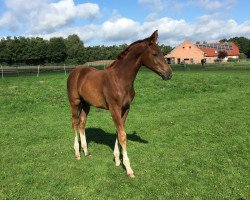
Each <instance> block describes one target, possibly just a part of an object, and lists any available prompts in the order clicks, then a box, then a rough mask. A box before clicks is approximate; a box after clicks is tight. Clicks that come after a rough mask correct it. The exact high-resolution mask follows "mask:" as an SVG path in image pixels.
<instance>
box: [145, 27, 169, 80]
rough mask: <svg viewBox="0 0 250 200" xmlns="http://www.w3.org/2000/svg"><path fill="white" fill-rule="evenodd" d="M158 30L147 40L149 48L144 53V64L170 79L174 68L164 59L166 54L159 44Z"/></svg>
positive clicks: (164, 78)
mask: <svg viewBox="0 0 250 200" xmlns="http://www.w3.org/2000/svg"><path fill="white" fill-rule="evenodd" d="M157 39H158V31H155V32H154V33H153V34H152V35H151V36H150V37H149V38H147V39H146V40H145V42H147V49H146V50H145V52H144V53H143V54H142V64H143V65H144V66H146V67H147V68H149V69H151V70H153V71H154V72H156V73H157V74H159V75H160V76H161V77H162V79H163V80H169V79H171V77H172V73H173V71H172V69H171V67H170V66H169V64H168V63H167V62H166V60H165V59H164V56H163V54H162V52H161V50H160V48H159V46H158V44H157Z"/></svg>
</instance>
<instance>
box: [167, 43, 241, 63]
mask: <svg viewBox="0 0 250 200" xmlns="http://www.w3.org/2000/svg"><path fill="white" fill-rule="evenodd" d="M220 51H226V52H227V57H226V58H225V59H224V60H223V61H227V60H228V58H233V59H238V58H239V54H240V52H239V48H238V46H237V45H236V44H235V43H233V42H216V43H206V42H203V43H199V42H197V43H196V44H193V43H192V42H190V41H188V40H185V41H184V42H183V43H181V44H180V45H178V46H177V47H176V48H174V49H173V50H172V51H171V52H170V53H169V54H167V55H166V56H165V58H166V60H167V62H168V63H171V64H181V63H186V64H197V63H201V60H202V59H206V62H207V63H213V62H215V61H216V60H217V57H218V53H219V52H220Z"/></svg>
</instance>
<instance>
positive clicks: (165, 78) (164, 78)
mask: <svg viewBox="0 0 250 200" xmlns="http://www.w3.org/2000/svg"><path fill="white" fill-rule="evenodd" d="M160 76H161V77H162V79H163V80H170V79H171V78H172V74H168V72H162V73H160Z"/></svg>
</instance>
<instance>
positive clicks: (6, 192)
mask: <svg viewBox="0 0 250 200" xmlns="http://www.w3.org/2000/svg"><path fill="white" fill-rule="evenodd" d="M66 78H67V77H66V76H64V75H63V73H46V74H41V75H40V77H36V76H34V75H33V76H31V75H29V76H22V75H21V76H19V77H7V78H5V79H3V80H0V106H1V107H0V110H1V115H0V120H1V134H0V137H1V139H0V147H1V151H0V160H1V165H0V166H1V167H0V199H239V198H243V199H250V192H249V191H250V186H249V185H250V181H249V180H250V179H249V175H250V169H249V160H250V141H249V139H250V137H249V133H250V125H249V121H250V107H249V105H250V71H249V70H212V69H210V70H195V71H192V70H190V71H189V70H186V71H182V70H176V71H175V74H174V76H173V79H172V80H171V81H162V80H161V78H160V77H159V76H157V75H155V74H154V73H151V72H149V71H148V70H141V71H140V72H139V74H138V76H137V79H136V82H135V87H136V97H135V100H134V102H133V103H132V106H131V111H130V114H129V116H128V119H127V123H126V130H127V134H128V155H129V157H130V160H131V166H132V167H133V169H134V171H135V175H136V178H135V179H129V178H127V177H126V172H125V170H124V168H122V167H115V164H114V161H113V146H114V142H115V134H114V132H115V128H114V124H113V122H112V119H111V116H110V114H109V113H108V111H100V110H98V109H95V108H92V110H91V111H90V114H89V118H88V121H87V130H86V132H87V133H86V134H87V140H88V142H89V149H90V151H91V153H92V156H91V157H90V158H84V157H82V159H81V160H80V161H77V160H75V158H74V153H73V134H72V130H71V113H70V109H69V105H68V102H67V96H66Z"/></svg>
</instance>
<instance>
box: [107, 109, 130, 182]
mask: <svg viewBox="0 0 250 200" xmlns="http://www.w3.org/2000/svg"><path fill="white" fill-rule="evenodd" d="M110 112H111V115H112V118H113V120H114V122H115V126H116V130H117V136H118V141H119V143H120V145H121V147H122V155H123V164H124V166H125V168H126V171H127V174H128V176H129V177H131V178H133V177H135V176H134V172H133V170H132V168H131V166H130V162H129V158H128V154H127V148H126V147H127V135H126V132H125V130H124V123H123V120H122V110H121V108H119V107H118V106H113V107H111V108H110ZM116 147H117V148H118V143H117V145H115V148H116ZM118 150H119V149H118ZM117 155H118V154H117ZM117 155H116V156H117ZM117 164H118V163H117Z"/></svg>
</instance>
